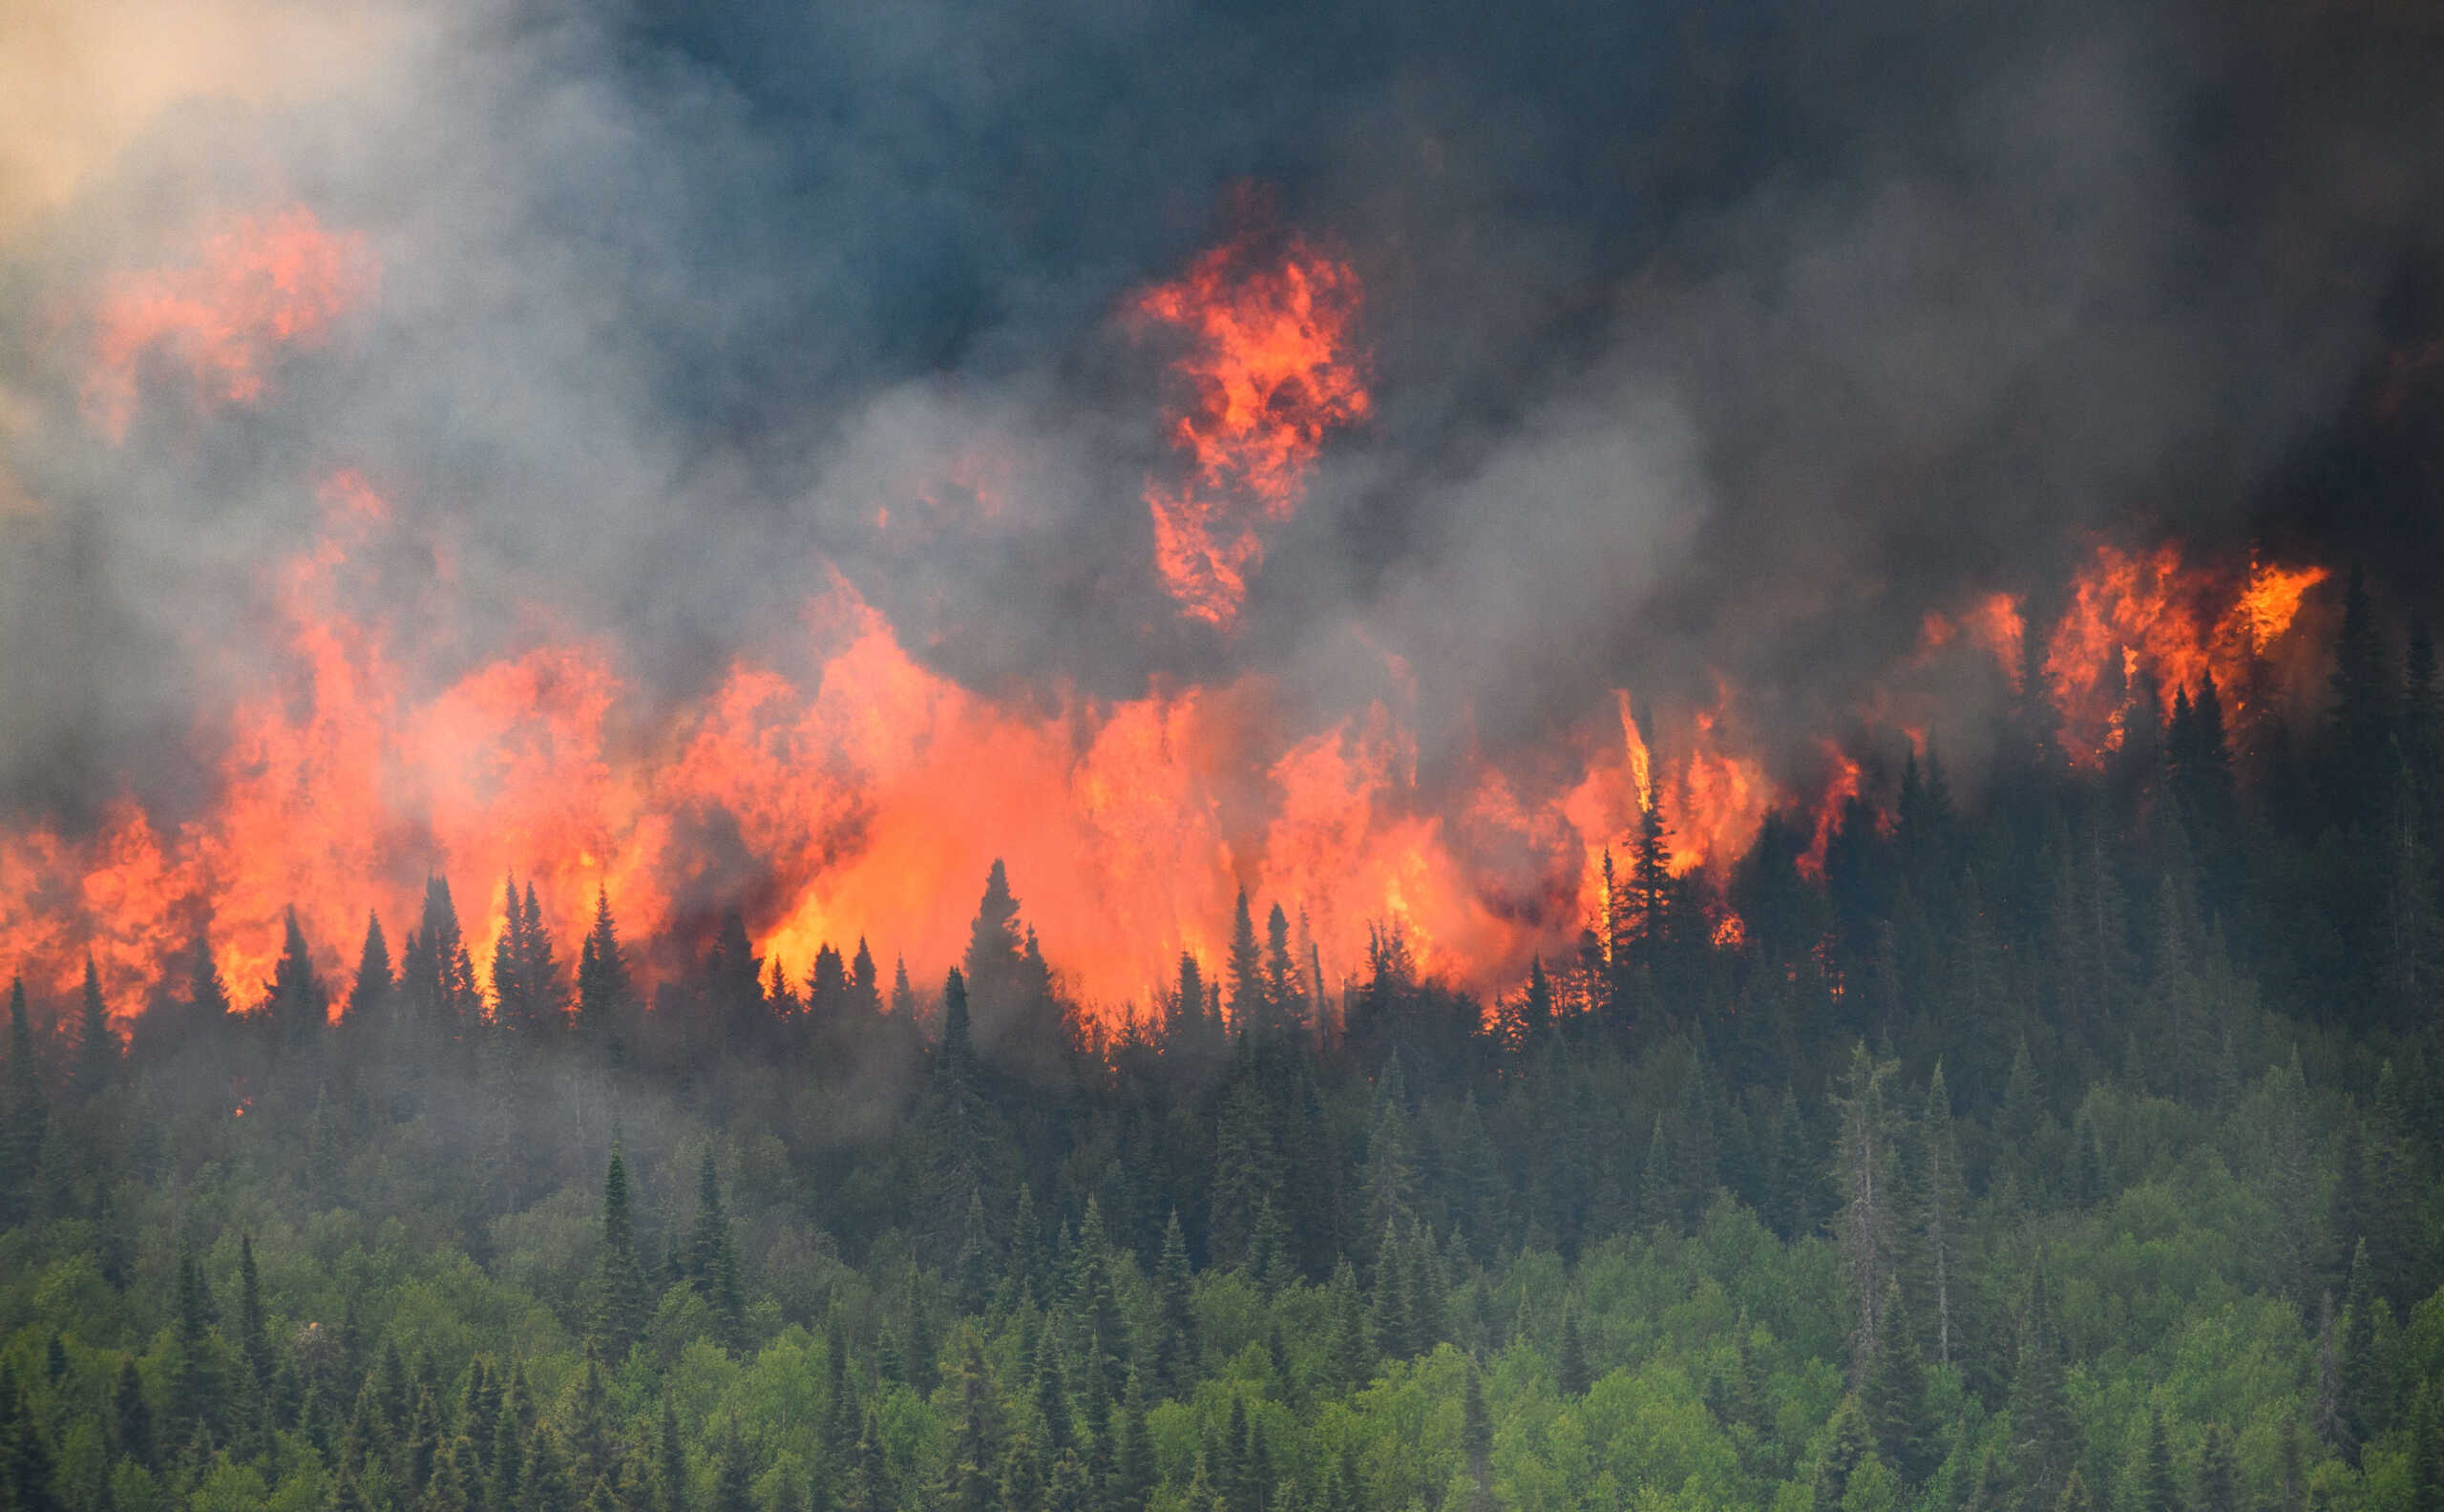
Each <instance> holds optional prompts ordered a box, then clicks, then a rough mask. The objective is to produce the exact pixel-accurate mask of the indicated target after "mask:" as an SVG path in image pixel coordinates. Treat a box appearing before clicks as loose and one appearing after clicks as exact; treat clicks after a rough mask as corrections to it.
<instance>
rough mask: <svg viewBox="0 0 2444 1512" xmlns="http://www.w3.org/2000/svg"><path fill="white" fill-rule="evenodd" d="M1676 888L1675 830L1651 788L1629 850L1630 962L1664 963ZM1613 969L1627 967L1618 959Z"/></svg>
mask: <svg viewBox="0 0 2444 1512" xmlns="http://www.w3.org/2000/svg"><path fill="white" fill-rule="evenodd" d="M1676 893H1677V890H1676V889H1675V887H1674V886H1673V877H1672V831H1671V828H1670V826H1668V825H1667V824H1666V823H1665V822H1664V817H1663V794H1662V793H1661V792H1660V791H1659V790H1650V791H1649V792H1648V794H1647V796H1646V801H1645V802H1644V803H1643V804H1641V805H1640V806H1639V809H1638V830H1637V837H1636V840H1635V842H1634V843H1633V845H1632V847H1631V850H1630V874H1629V887H1628V913H1629V920H1628V923H1629V932H1630V935H1629V937H1630V942H1631V951H1630V957H1631V962H1632V963H1633V964H1634V965H1637V966H1643V967H1646V968H1648V969H1650V970H1652V969H1653V968H1654V967H1655V966H1657V965H1659V964H1661V962H1662V960H1663V957H1664V953H1665V951H1666V949H1667V948H1668V946H1669V944H1670V939H1671V932H1672V927H1673V924H1674V922H1675V920H1674V919H1673V916H1672V906H1673V902H1674V900H1675V896H1676ZM1613 969H1614V971H1615V972H1619V971H1621V970H1623V969H1625V968H1624V964H1623V962H1621V961H1620V960H1619V959H1618V958H1615V960H1614V961H1613Z"/></svg>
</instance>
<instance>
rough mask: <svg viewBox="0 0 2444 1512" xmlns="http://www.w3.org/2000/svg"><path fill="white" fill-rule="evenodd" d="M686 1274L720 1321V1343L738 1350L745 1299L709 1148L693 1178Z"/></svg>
mask: <svg viewBox="0 0 2444 1512" xmlns="http://www.w3.org/2000/svg"><path fill="white" fill-rule="evenodd" d="M687 1275H688V1279H690V1280H692V1281H693V1282H695V1284H696V1290H697V1291H698V1292H701V1293H703V1295H704V1298H705V1303H706V1306H707V1307H709V1308H711V1309H712V1311H713V1316H714V1317H716V1318H718V1319H719V1320H720V1322H721V1327H722V1342H723V1343H725V1344H727V1345H728V1346H729V1347H731V1348H732V1349H736V1348H738V1347H739V1346H740V1345H741V1344H743V1343H744V1342H745V1340H746V1332H747V1300H746V1296H745V1294H744V1293H743V1292H741V1291H740V1290H739V1283H738V1248H737V1243H736V1241H735V1240H734V1239H733V1238H732V1237H731V1234H730V1227H729V1214H728V1212H727V1210H726V1209H725V1208H723V1206H722V1186H721V1173H720V1171H719V1170H717V1169H716V1168H715V1166H714V1165H713V1152H712V1150H711V1149H710V1148H709V1147H707V1148H706V1151H705V1164H704V1166H703V1168H702V1169H701V1170H700V1171H699V1172H698V1174H697V1178H696V1226H695V1228H694V1229H693V1230H691V1231H690V1232H689V1234H688V1236H687Z"/></svg>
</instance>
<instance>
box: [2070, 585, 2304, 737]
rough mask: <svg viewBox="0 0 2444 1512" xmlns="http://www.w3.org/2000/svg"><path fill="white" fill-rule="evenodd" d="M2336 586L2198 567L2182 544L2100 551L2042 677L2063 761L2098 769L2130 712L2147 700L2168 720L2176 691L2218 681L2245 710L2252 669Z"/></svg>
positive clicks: (2074, 595) (2075, 591)
mask: <svg viewBox="0 0 2444 1512" xmlns="http://www.w3.org/2000/svg"><path fill="white" fill-rule="evenodd" d="M2327 576H2328V574H2327V572H2326V570H2325V569H2324V568H2321V567H2314V566H2308V567H2272V566H2267V565H2265V564H2264V563H2259V562H2251V563H2249V564H2248V566H2247V567H2246V569H2245V571H2244V572H2239V573H2234V572H2228V571H2218V570H2216V569H2214V568H2211V567H2197V566H2192V565H2190V564H2188V563H2187V562H2185V561H2184V559H2183V555H2182V552H2181V548H2180V547H2179V546H2178V545H2174V544H2165V545H2161V546H2158V547H2156V548H2154V549H2153V550H2151V551H2146V552H2138V553H2133V552H2125V551H2122V550H2120V549H2119V548H2117V547H2115V546H2112V545H2109V544H2100V545H2098V546H2097V547H2096V552H2095V555H2094V557H2093V558H2092V559H2091V561H2090V563H2089V565H2088V566H2087V567H2086V568H2085V569H2083V570H2082V571H2081V572H2080V573H2079V575H2078V577H2077V578H2076V579H2075V581H2074V582H2073V584H2072V591H2071V602H2070V606H2069V607H2068V608H2067V609H2066V610H2065V611H2064V613H2063V616H2062V619H2061V620H2060V622H2059V623H2057V624H2056V625H2055V626H2054V633H2053V635H2052V637H2051V638H2050V639H2049V640H2048V641H2047V642H2046V650H2045V661H2044V668H2043V676H2044V678H2045V682H2046V685H2047V688H2048V690H2049V691H2050V692H2051V693H2052V695H2053V699H2054V706H2055V708H2056V709H2057V710H2058V711H2059V712H2060V715H2061V719H2062V732H2061V742H2062V749H2063V751H2064V753H2065V754H2066V755H2068V756H2069V757H2070V758H2071V760H2072V761H2074V762H2075V763H2078V764H2081V765H2086V766H2094V765H2096V764H2097V763H2098V762H2101V761H2102V760H2103V759H2104V756H2105V754H2106V753H2107V752H2108V751H2112V750H2115V749H2117V748H2119V746H2120V745H2121V742H2122V738H2123V731H2124V724H2125V721H2126V717H2127V709H2128V707H2129V701H2130V700H2131V699H2134V698H2137V697H2138V696H2140V694H2141V690H2142V689H2145V690H2152V696H2153V697H2154V698H2155V699H2156V701H2157V704H2158V705H2159V708H2158V712H2159V714H2160V713H2161V712H2162V711H2163V710H2165V709H2169V708H2170V707H2171V705H2172V702H2173V698H2174V695H2175V694H2176V693H2177V692H2179V691H2180V690H2181V689H2183V688H2189V689H2192V690H2195V688H2196V687H2197V686H2198V685H2199V683H2201V681H2202V680H2203V679H2206V678H2209V677H2211V678H2213V679H2214V680H2215V682H2216V683H2217V685H2218V686H2219V687H2220V688H2222V689H2223V690H2225V691H2226V694H2227V696H2229V697H2230V698H2231V699H2232V701H2233V704H2234V707H2235V708H2238V707H2240V706H2241V702H2242V700H2244V698H2245V696H2246V693H2245V689H2246V686H2247V683H2248V682H2249V679H2248V676H2247V673H2248V668H2249V665H2250V662H2252V660H2253V659H2255V658H2257V657H2260V656H2262V655H2264V653H2265V650H2266V648H2267V647H2268V646H2270V645H2271V644H2272V643H2273V642H2274V641H2275V640H2276V639H2278V638H2279V637H2281V636H2282V635H2283V634H2284V632H2285V631H2286V630H2288V629H2289V628H2290V626H2291V622H2292V620H2294V619H2295V618H2296V617H2297V616H2298V614H2299V611H2300V603H2301V599H2302V597H2303V596H2304V595H2305V594H2306V593H2307V591H2308V590H2309V589H2310V588H2312V587H2314V586H2315V585H2316V584H2318V583H2320V582H2323V581H2324V580H2325V579H2326V578H2327Z"/></svg>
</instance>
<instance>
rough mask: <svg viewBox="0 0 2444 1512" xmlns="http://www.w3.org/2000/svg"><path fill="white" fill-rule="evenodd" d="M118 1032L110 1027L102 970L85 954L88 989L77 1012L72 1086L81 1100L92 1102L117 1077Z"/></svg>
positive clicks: (86, 985)
mask: <svg viewBox="0 0 2444 1512" xmlns="http://www.w3.org/2000/svg"><path fill="white" fill-rule="evenodd" d="M118 1061H119V1045H118V1036H117V1035H116V1034H115V1033H113V1032H112V1030H111V1019H110V1013H109V1010H108V1009H106V1008H105V1007H104V1006H103V1004H102V978H101V974H100V973H99V972H97V971H96V970H95V968H94V957H92V956H86V957H85V989H84V995H83V997H82V998H81V999H80V1000H79V1007H78V1010H77V1015H76V1059H75V1061H74V1066H73V1068H72V1069H71V1071H70V1073H69V1086H70V1088H71V1089H72V1090H73V1091H74V1094H75V1097H76V1101H77V1102H79V1103H91V1102H93V1101H94V1100H95V1098H97V1097H100V1096H101V1095H102V1094H103V1093H104V1092H107V1091H109V1090H110V1089H111V1087H112V1086H114V1085H116V1083H117V1081H118Z"/></svg>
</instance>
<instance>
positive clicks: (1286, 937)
mask: <svg viewBox="0 0 2444 1512" xmlns="http://www.w3.org/2000/svg"><path fill="white" fill-rule="evenodd" d="M1264 939H1265V945H1264V1002H1265V1019H1266V1022H1267V1024H1268V1025H1269V1026H1270V1027H1271V1028H1272V1029H1273V1030H1274V1031H1275V1033H1278V1034H1285V1035H1288V1034H1298V1033H1302V1032H1303V1031H1304V1030H1305V1029H1306V1027H1307V994H1306V991H1305V989H1304V988H1303V987H1302V986H1301V985H1300V982H1299V979H1298V964H1297V962H1296V960H1295V959H1294V958H1293V957H1292V956H1291V954H1290V918H1289V915H1287V914H1283V913H1282V912H1281V905H1280V904H1278V903H1275V905H1274V906H1273V911H1272V912H1271V913H1270V914H1266V915H1265V921H1264Z"/></svg>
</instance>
